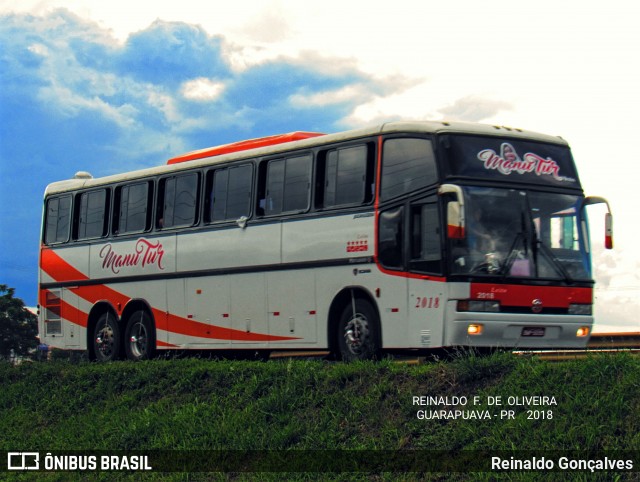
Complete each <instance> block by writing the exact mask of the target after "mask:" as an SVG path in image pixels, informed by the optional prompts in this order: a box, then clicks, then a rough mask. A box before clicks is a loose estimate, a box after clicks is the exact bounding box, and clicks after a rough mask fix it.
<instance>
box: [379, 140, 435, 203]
mask: <svg viewBox="0 0 640 482" xmlns="http://www.w3.org/2000/svg"><path fill="white" fill-rule="evenodd" d="M437 180H438V177H437V171H436V161H435V154H434V152H433V145H432V144H431V141H429V140H427V139H411V138H399V139H388V140H386V141H385V143H384V146H383V151H382V179H381V190H380V194H381V198H382V200H383V201H385V200H387V199H392V198H394V197H397V196H401V195H402V194H406V193H409V192H412V191H416V190H418V189H420V188H423V187H426V186H429V185H431V184H434V183H435V182H437Z"/></svg>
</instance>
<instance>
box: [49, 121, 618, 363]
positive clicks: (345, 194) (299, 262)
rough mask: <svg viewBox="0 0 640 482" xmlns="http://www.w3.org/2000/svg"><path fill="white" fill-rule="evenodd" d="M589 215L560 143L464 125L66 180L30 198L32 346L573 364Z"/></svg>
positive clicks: (298, 143)
mask: <svg viewBox="0 0 640 482" xmlns="http://www.w3.org/2000/svg"><path fill="white" fill-rule="evenodd" d="M594 203H606V201H605V200H604V199H602V198H598V197H585V196H584V194H583V190H582V188H581V186H580V183H579V181H578V175H577V172H576V168H575V165H574V162H573V160H572V156H571V152H570V150H569V147H568V145H567V143H566V142H565V141H564V140H562V139H561V138H558V137H551V136H547V135H541V134H536V133H532V132H526V131H522V130H520V129H510V128H504V127H494V126H484V125H477V124H466V123H448V122H407V123H388V124H384V125H382V126H378V127H375V128H365V129H360V130H353V131H348V132H342V133H337V134H330V135H320V134H316V133H302V132H298V133H292V134H288V135H282V136H273V137H268V138H262V139H253V140H250V141H243V142H239V143H236V144H229V145H225V146H219V147H215V148H209V149H203V150H200V151H196V152H192V153H189V154H185V155H183V156H180V157H176V158H174V159H171V160H169V162H168V163H167V165H163V166H161V167H156V168H151V169H146V170H141V171H136V172H129V173H126V174H122V175H116V176H109V177H104V178H100V179H94V178H92V177H91V176H90V175H89V174H87V173H78V174H77V175H76V177H75V178H74V179H71V180H67V181H61V182H56V183H54V184H51V185H50V186H48V187H47V189H46V192H45V198H44V221H43V229H42V240H41V250H40V271H39V273H40V274H39V303H40V327H39V328H40V336H41V339H42V341H43V342H44V343H46V344H48V345H50V346H53V347H58V348H62V349H68V350H88V353H89V356H90V358H91V359H97V360H101V361H108V360H114V359H119V358H124V357H127V358H129V359H132V360H138V359H145V358H150V357H152V356H153V355H155V354H156V353H157V352H158V351H161V350H188V349H198V350H222V351H239V350H245V352H244V353H254V352H260V353H268V352H269V351H271V350H319V351H330V352H332V353H334V354H335V355H336V356H337V357H339V358H341V359H344V360H353V359H364V358H374V357H376V356H378V355H380V354H381V353H383V352H385V351H387V352H392V351H408V350H410V351H414V352H415V353H427V352H429V351H431V350H434V349H437V348H444V347H477V348H495V347H503V348H579V347H584V346H585V345H586V343H587V341H588V339H589V336H590V332H591V328H592V325H593V316H592V309H593V285H594V281H593V274H592V267H591V259H590V248H589V235H588V227H587V218H586V215H585V206H586V205H588V204H594ZM607 209H608V206H607ZM605 221H606V227H607V231H606V237H607V243H608V244H609V245H610V244H611V215H610V212H607V214H606V220H605Z"/></svg>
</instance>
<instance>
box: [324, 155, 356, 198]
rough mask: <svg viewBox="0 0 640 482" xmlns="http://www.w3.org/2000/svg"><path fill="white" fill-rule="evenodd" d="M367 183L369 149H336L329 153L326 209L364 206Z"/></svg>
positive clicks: (326, 177)
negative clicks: (355, 205) (354, 205)
mask: <svg viewBox="0 0 640 482" xmlns="http://www.w3.org/2000/svg"><path fill="white" fill-rule="evenodd" d="M366 181H367V147H366V146H357V147H348V148H345V149H336V150H333V151H329V152H328V153H327V160H326V169H325V190H324V203H323V205H324V207H333V206H343V205H353V204H362V203H363V202H364V201H365V195H366Z"/></svg>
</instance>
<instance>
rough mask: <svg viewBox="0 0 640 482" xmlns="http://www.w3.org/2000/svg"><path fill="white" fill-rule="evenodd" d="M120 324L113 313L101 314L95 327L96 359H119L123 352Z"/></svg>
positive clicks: (94, 349) (108, 360)
mask: <svg viewBox="0 0 640 482" xmlns="http://www.w3.org/2000/svg"><path fill="white" fill-rule="evenodd" d="M121 340H122V338H121V337H120V326H119V325H118V319H117V318H116V317H115V315H114V314H113V313H110V312H108V311H107V312H105V313H103V314H102V315H100V318H98V321H97V322H96V325H95V327H94V328H93V356H94V358H95V360H96V361H99V362H110V361H114V360H118V359H119V358H120V353H121V349H122V348H121Z"/></svg>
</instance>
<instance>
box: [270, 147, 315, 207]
mask: <svg viewBox="0 0 640 482" xmlns="http://www.w3.org/2000/svg"><path fill="white" fill-rule="evenodd" d="M311 165H312V158H311V155H305V156H297V157H289V158H286V159H276V160H272V161H269V162H268V163H267V169H266V171H267V172H266V189H265V197H264V199H263V200H261V202H260V207H261V209H262V211H263V213H264V214H265V215H266V216H270V215H276V214H280V213H289V212H302V211H305V210H307V209H308V208H309V195H310V192H311Z"/></svg>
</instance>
